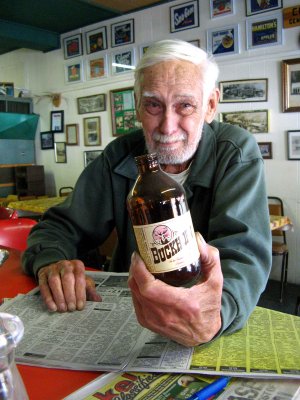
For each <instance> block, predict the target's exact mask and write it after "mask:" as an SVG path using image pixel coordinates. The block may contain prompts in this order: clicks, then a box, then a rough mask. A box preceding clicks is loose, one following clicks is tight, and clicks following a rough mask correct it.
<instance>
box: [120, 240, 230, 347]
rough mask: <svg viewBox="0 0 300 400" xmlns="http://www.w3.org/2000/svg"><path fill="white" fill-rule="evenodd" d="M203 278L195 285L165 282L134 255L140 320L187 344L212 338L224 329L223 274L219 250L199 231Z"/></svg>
mask: <svg viewBox="0 0 300 400" xmlns="http://www.w3.org/2000/svg"><path fill="white" fill-rule="evenodd" d="M196 237H197V242H198V246H199V250H200V254H201V268H202V270H201V280H200V282H198V283H197V284H196V285H194V286H193V287H191V288H183V287H173V286H169V285H167V284H165V283H164V282H162V281H160V280H159V279H155V277H154V276H153V275H152V274H151V273H150V272H149V271H148V270H147V268H146V266H145V264H144V262H143V261H142V259H141V258H140V256H139V255H138V254H137V253H134V254H133V257H132V261H131V266H130V272H129V280H128V284H129V287H130V289H131V292H132V298H133V304H134V307H135V311H136V315H137V319H138V321H139V323H140V324H141V325H142V326H144V327H145V328H148V329H150V330H152V331H153V332H156V333H159V334H160V335H162V336H166V337H168V338H170V339H172V340H175V341H176V342H178V343H181V344H183V345H185V346H196V345H198V344H200V343H206V342H208V341H209V340H211V339H212V338H213V337H214V336H215V335H216V334H217V333H218V331H219V330H220V328H221V324H222V322H221V313H220V312H221V295H222V287H223V275H222V271H221V263H220V258H219V251H218V249H216V248H215V247H212V246H210V245H208V244H207V243H206V242H205V241H204V239H203V238H202V236H201V235H200V234H199V233H196Z"/></svg>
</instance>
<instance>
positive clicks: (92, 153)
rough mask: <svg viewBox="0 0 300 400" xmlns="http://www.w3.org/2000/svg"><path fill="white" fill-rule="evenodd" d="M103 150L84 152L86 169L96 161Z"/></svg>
mask: <svg viewBox="0 0 300 400" xmlns="http://www.w3.org/2000/svg"><path fill="white" fill-rule="evenodd" d="M102 151H103V150H91V151H84V152H83V155H84V167H86V166H88V165H89V164H90V163H91V162H92V161H94V160H95V158H97V157H98V156H100V154H101V153H102Z"/></svg>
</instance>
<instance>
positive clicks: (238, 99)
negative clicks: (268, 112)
mask: <svg viewBox="0 0 300 400" xmlns="http://www.w3.org/2000/svg"><path fill="white" fill-rule="evenodd" d="M219 89H220V103H247V102H261V101H267V100H268V79H267V78H266V79H264V78H262V79H239V80H233V81H221V82H219Z"/></svg>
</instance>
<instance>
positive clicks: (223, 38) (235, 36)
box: [207, 24, 240, 56]
mask: <svg viewBox="0 0 300 400" xmlns="http://www.w3.org/2000/svg"><path fill="white" fill-rule="evenodd" d="M207 50H208V51H209V52H211V53H212V54H213V55H214V56H220V55H226V54H236V53H239V51H240V49H239V26H238V24H236V25H232V26H227V27H224V28H219V29H215V28H214V29H208V30H207Z"/></svg>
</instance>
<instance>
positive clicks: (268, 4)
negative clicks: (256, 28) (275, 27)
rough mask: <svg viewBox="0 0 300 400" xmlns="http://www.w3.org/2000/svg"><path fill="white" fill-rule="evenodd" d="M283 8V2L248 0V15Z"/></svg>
mask: <svg viewBox="0 0 300 400" xmlns="http://www.w3.org/2000/svg"><path fill="white" fill-rule="evenodd" d="M279 8H282V0H268V1H257V0H246V15H247V16H249V15H255V14H259V13H263V12H266V11H273V10H277V9H279Z"/></svg>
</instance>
